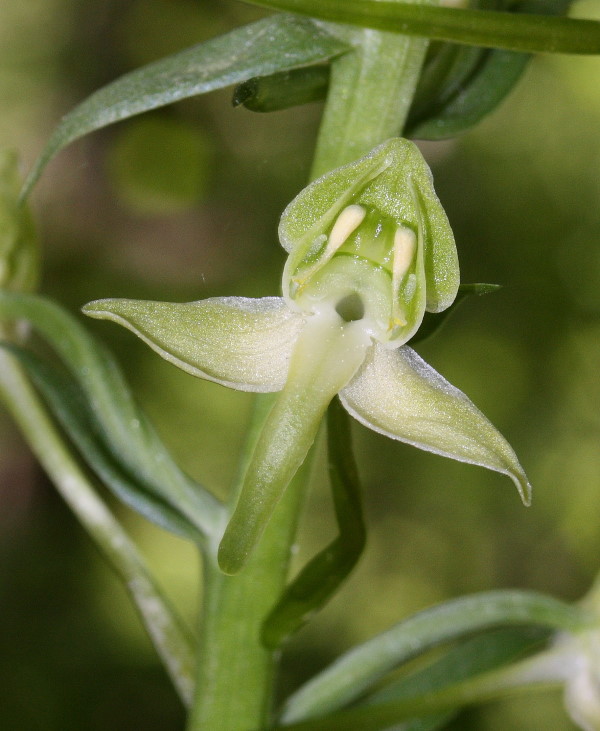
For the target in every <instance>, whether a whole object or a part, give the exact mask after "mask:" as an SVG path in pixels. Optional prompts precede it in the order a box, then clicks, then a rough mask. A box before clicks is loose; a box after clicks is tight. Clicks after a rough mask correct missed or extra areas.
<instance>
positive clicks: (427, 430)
mask: <svg viewBox="0 0 600 731" xmlns="http://www.w3.org/2000/svg"><path fill="white" fill-rule="evenodd" d="M340 398H341V400H342V403H343V404H344V406H345V407H346V409H348V411H349V412H350V414H352V416H354V417H355V418H356V419H358V421H360V422H361V423H363V424H364V425H365V426H368V427H369V428H370V429H373V430H374V431H377V432H379V433H380V434H385V435H386V436H388V437H391V438H392V439H398V440H400V441H402V442H407V443H408V444H412V445H413V446H415V447H419V448H420V449H425V450H427V451H429V452H435V453H436V454H440V455H442V456H444V457H451V458H452V459H456V460H458V461H460V462H468V463H470V464H476V465H480V466H481V467H487V468H488V469H490V470H494V471H495V472H501V473H503V474H505V475H508V476H509V477H510V478H511V479H512V480H513V482H514V483H515V485H516V486H517V489H518V490H519V494H520V495H521V499H522V500H523V502H524V503H525V505H529V503H530V502H531V486H530V484H529V482H528V480H527V477H526V475H525V472H524V471H523V468H522V467H521V465H520V464H519V461H518V459H517V457H516V455H515V453H514V451H513V449H512V447H511V446H510V445H509V444H508V442H507V441H506V440H505V439H504V437H503V436H502V435H501V434H500V432H499V431H497V429H496V428H495V427H494V426H493V425H492V424H491V423H490V421H488V419H487V418H486V417H485V416H484V415H483V414H482V413H481V411H479V409H477V407H476V406H475V405H474V404H473V403H472V402H471V401H470V400H469V399H468V398H467V397H466V396H465V394H464V393H462V391H459V390H458V389H457V388H455V387H454V386H452V385H451V384H450V383H448V381H446V379H445V378H443V377H442V376H441V375H440V374H439V373H437V371H435V370H434V369H433V368H432V367H431V366H429V365H428V364H427V363H425V361H424V360H423V359H422V358H421V357H420V356H419V355H417V353H415V351H414V350H412V349H411V348H409V347H407V346H404V347H402V348H398V349H397V350H393V351H392V350H388V349H386V348H384V347H382V346H381V345H376V346H375V347H374V348H373V349H372V351H371V352H370V353H369V357H368V358H367V359H366V360H365V363H364V365H363V367H362V368H361V370H360V371H359V372H358V373H357V374H356V376H355V377H354V378H353V380H352V381H351V382H350V383H349V384H348V386H346V388H344V389H343V390H342V391H341V392H340Z"/></svg>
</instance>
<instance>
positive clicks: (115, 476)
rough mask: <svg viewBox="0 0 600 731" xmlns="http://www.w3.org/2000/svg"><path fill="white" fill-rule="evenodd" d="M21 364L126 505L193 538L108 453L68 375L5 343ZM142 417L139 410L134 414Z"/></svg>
mask: <svg viewBox="0 0 600 731" xmlns="http://www.w3.org/2000/svg"><path fill="white" fill-rule="evenodd" d="M4 347H6V348H7V349H8V350H10V351H11V352H12V353H13V354H14V355H15V356H16V357H17V358H18V359H19V360H20V361H21V363H22V365H23V366H24V367H25V368H26V370H27V372H28V373H29V375H30V377H31V378H32V380H33V382H34V384H35V385H36V387H37V388H38V390H39V391H40V392H41V393H42V395H43V397H44V399H45V400H46V402H47V404H48V406H49V407H50V410H51V411H52V413H53V415H54V416H55V417H56V418H57V419H58V421H59V422H60V424H61V426H62V427H63V429H64V430H65V431H66V432H67V434H68V435H69V437H70V438H71V440H72V441H73V443H74V444H75V445H76V447H77V448H78V450H79V451H80V453H81V455H82V456H83V458H84V460H85V462H86V463H87V465H88V466H89V467H91V469H92V470H93V472H95V474H96V475H97V476H98V477H99V478H100V479H101V480H102V482H103V483H104V484H105V485H106V486H107V487H109V488H110V490H111V491H112V492H113V493H114V494H115V495H116V496H117V497H118V498H119V499H120V500H122V501H123V502H124V503H125V504H126V505H129V507H131V508H133V509H134V510H136V511H137V512H138V513H140V514H141V515H143V516H144V517H145V518H147V519H148V520H151V521H152V522H154V523H156V524H157V525H160V526H161V527H163V528H166V529H167V530H170V531H171V532H173V533H177V534H179V535H181V536H183V537H185V538H189V539H191V540H194V541H198V539H199V538H200V537H201V536H200V535H199V533H198V530H197V528H195V527H194V526H193V524H192V523H191V522H190V521H189V520H188V519H187V518H186V517H185V516H184V515H183V514H181V513H180V512H179V511H178V510H177V509H176V508H174V507H172V506H171V505H169V503H168V501H166V500H165V499H164V498H163V497H161V495H160V494H157V493H156V485H152V484H149V483H148V482H147V481H145V480H144V479H143V477H142V476H141V475H139V474H138V475H136V474H135V473H133V472H132V471H131V469H130V468H129V466H128V465H127V464H125V463H123V462H122V461H121V460H120V459H119V457H118V456H117V455H115V454H114V452H113V450H112V448H111V444H110V442H108V441H107V439H106V435H105V433H104V432H103V430H102V426H101V424H100V423H99V422H98V420H97V419H96V418H95V415H94V412H93V411H92V409H91V407H90V404H89V402H88V401H87V400H86V398H85V394H84V393H83V391H82V390H81V388H79V386H78V385H77V383H76V381H75V380H74V379H69V378H68V377H66V375H65V374H64V373H62V372H61V371H60V370H58V369H57V368H54V367H52V366H50V365H49V364H48V363H45V362H44V361H42V360H41V359H40V358H39V357H37V356H35V355H34V354H33V353H30V352H28V351H27V350H25V349H23V348H18V347H15V346H12V345H5V346H4ZM140 417H142V414H140Z"/></svg>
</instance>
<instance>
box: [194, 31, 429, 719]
mask: <svg viewBox="0 0 600 731" xmlns="http://www.w3.org/2000/svg"><path fill="white" fill-rule="evenodd" d="M336 31H337V32H339V33H340V34H342V35H344V36H346V37H347V34H350V35H351V38H352V43H353V45H354V46H355V49H356V50H355V51H354V52H352V53H348V54H346V56H344V57H343V58H340V59H339V60H337V61H335V63H334V68H333V73H332V78H331V84H330V90H329V96H328V100H327V105H326V109H325V116H324V119H323V122H322V126H321V131H320V135H319V141H318V145H317V152H316V155H315V160H314V163H313V170H312V178H315V177H318V176H319V175H322V174H324V173H326V172H328V171H329V170H331V169H333V168H335V167H338V166H339V165H343V164H344V163H347V162H350V161H351V160H353V159H355V158H356V157H360V156H361V155H363V154H365V153H366V152H368V151H369V150H370V149H371V148H372V147H374V146H375V145H377V144H379V143H380V142H383V141H384V140H386V139H387V138H388V137H392V136H394V135H397V134H399V133H400V131H401V129H402V127H403V125H404V121H405V119H406V115H407V113H408V109H409V106H410V103H411V101H412V97H413V94H414V90H415V87H416V83H417V79H418V75H419V72H420V69H421V65H422V62H423V58H424V55H425V51H426V48H427V41H426V40H425V39H421V38H417V39H408V38H404V37H402V36H398V35H392V34H388V33H381V32H379V31H371V30H360V31H350V30H347V29H340V28H337V29H336ZM259 404H262V407H261V408H260V409H259V410H258V411H257V414H256V416H255V418H254V420H253V423H252V425H251V431H250V435H249V438H248V443H247V446H246V449H245V452H244V458H243V462H244V464H243V466H242V469H241V470H240V477H239V479H238V489H237V490H234V491H233V497H232V500H231V509H233V507H234V506H235V504H236V501H237V496H238V495H237V493H238V492H239V488H240V487H241V483H242V479H243V475H244V472H245V467H247V465H248V463H249V460H250V457H251V455H252V453H253V451H254V447H255V445H256V443H257V441H258V437H259V434H260V432H261V429H262V425H263V424H264V422H265V420H266V417H267V414H268V411H269V410H270V407H271V404H272V400H271V399H270V398H269V397H264V396H261V397H259ZM309 469H310V456H309V458H307V460H306V461H305V463H304V464H303V466H302V467H301V468H300V470H299V471H298V473H297V474H296V476H295V477H294V479H293V480H292V482H291V483H290V485H289V486H288V488H287V489H286V491H285V493H284V496H283V498H282V499H281V500H280V502H279V503H278V505H277V508H276V510H275V512H274V514H273V516H272V517H271V520H270V521H269V524H268V526H267V529H266V530H265V533H264V534H263V537H262V539H261V541H260V543H259V544H258V546H257V548H256V549H255V551H254V553H253V555H252V557H251V559H250V560H249V562H248V564H247V565H246V567H245V568H244V569H243V570H242V571H241V572H240V573H239V574H236V575H234V576H226V575H224V574H222V573H221V572H220V571H219V569H218V566H217V564H216V561H215V559H214V557H212V556H207V557H206V560H205V564H204V566H205V583H204V616H203V624H202V629H201V639H200V648H199V656H198V663H199V666H198V683H197V686H196V693H195V702H194V707H193V710H192V713H191V715H190V719H189V724H188V731H250V730H254V729H259V728H263V727H265V725H266V724H267V723H268V719H269V712H270V706H271V701H272V692H273V677H274V669H275V662H276V657H277V653H274V652H272V651H270V650H267V649H266V648H265V647H264V646H263V644H262V643H261V631H262V624H263V622H264V620H265V618H266V617H267V616H268V614H269V613H270V611H271V609H272V608H273V606H274V605H275V603H276V601H277V599H278V598H279V596H280V595H281V593H282V591H283V589H284V586H285V581H286V577H287V571H288V564H289V557H290V553H291V545H292V543H293V541H294V539H295V534H296V526H297V521H298V513H299V510H300V507H301V505H302V500H303V497H304V494H305V492H306V484H307V478H308V474H309Z"/></svg>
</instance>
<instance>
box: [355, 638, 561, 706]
mask: <svg viewBox="0 0 600 731" xmlns="http://www.w3.org/2000/svg"><path fill="white" fill-rule="evenodd" d="M550 636H551V632H550V631H549V630H548V629H547V628H543V627H502V628H500V629H496V630H492V631H491V632H484V633H482V634H480V635H477V636H475V637H470V638H469V639H467V640H466V641H465V642H462V643H460V644H459V645H457V646H456V647H452V648H451V649H450V650H448V652H447V653H446V654H445V655H443V656H442V657H441V658H440V659H438V660H436V661H435V662H433V663H431V664H430V665H427V666H426V667H425V668H422V669H420V670H418V671H417V672H415V673H412V674H410V675H408V676H407V677H404V678H401V679H399V680H394V681H392V682H391V683H389V684H387V685H384V686H382V687H381V688H379V689H378V690H376V691H375V692H374V693H373V694H371V695H369V696H367V697H366V698H365V699H364V701H363V702H362V703H361V705H363V704H364V705H376V704H379V703H388V702H390V701H399V700H406V699H409V698H415V699H418V698H419V697H420V696H425V695H430V694H432V693H433V692H434V691H439V690H442V689H444V688H448V687H449V686H452V685H456V684H458V683H462V682H464V681H466V680H468V679H469V678H473V677H474V676H476V675H480V674H482V673H486V672H489V671H491V670H494V669H496V668H499V667H501V666H503V665H506V664H507V663H510V662H514V661H515V660H518V659H520V658H522V657H524V656H525V655H526V654H528V653H530V652H531V651H532V650H536V649H539V648H540V647H541V646H542V645H543V643H544V642H545V641H546V640H547V639H548V638H549V637H550Z"/></svg>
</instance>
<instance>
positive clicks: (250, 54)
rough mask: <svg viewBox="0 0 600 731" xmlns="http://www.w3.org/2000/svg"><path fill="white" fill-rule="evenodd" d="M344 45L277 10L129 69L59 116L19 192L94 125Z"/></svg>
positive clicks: (318, 58)
mask: <svg viewBox="0 0 600 731" xmlns="http://www.w3.org/2000/svg"><path fill="white" fill-rule="evenodd" d="M345 50H347V46H346V45H345V44H344V43H342V42H341V41H339V40H338V39H336V38H333V37H332V36H330V35H328V34H327V33H326V32H325V31H324V30H322V29H321V28H319V27H317V26H316V25H315V24H314V23H313V22H312V21H310V20H306V19H302V18H294V17H290V16H286V15H277V16H275V17H271V18H265V19H263V20H259V21H258V22H256V23H253V24H251V25H247V26H244V27H242V28H236V29H235V30H233V31H231V32H230V33H227V34H226V35H223V36H219V37H218V38H213V39H211V40H209V41H206V42H205V43H200V44H198V45H197V46H193V47H192V48H188V49H186V50H184V51H181V52H179V53H176V54H175V55H173V56H168V57H167V58H163V59H161V60H160V61H156V62H154V63H151V64H149V65H148V66H144V67H143V68H140V69H137V70H136V71H132V72H131V73H129V74H126V75H125V76H122V77H121V78H119V79H117V80H116V81H113V82H112V83H111V84H108V86H105V87H103V88H102V89H100V90H98V91H96V92H95V93H94V94H92V95H91V96H89V97H88V98H87V99H86V100H85V101H83V102H82V103H81V104H79V106H77V107H75V109H73V110H72V111H71V112H69V114H67V115H66V116H65V117H63V119H62V121H61V122H60V124H59V125H58V127H57V128H56V130H55V131H54V133H53V134H52V136H51V137H50V139H49V140H48V142H47V144H46V146H45V148H44V150H43V151H42V153H41V155H40V157H39V158H38V160H37V161H36V163H35V165H34V167H33V169H32V170H31V172H30V173H29V176H28V178H27V180H26V182H25V185H24V188H23V191H22V193H21V197H22V198H24V197H26V196H27V195H28V194H29V192H30V191H31V189H32V187H33V186H34V185H35V183H36V181H37V180H38V178H39V177H40V175H41V173H42V171H43V169H44V167H45V166H46V165H47V164H48V162H49V161H50V160H51V159H52V158H53V157H54V155H56V153H57V152H59V151H60V150H61V149H62V148H63V147H65V146H66V145H68V144H69V143H70V142H73V141H74V140H76V139H78V138H79V137H83V136H84V135H86V134H88V133H90V132H93V131H94V130H97V129H100V128H102V127H106V126H107V125H109V124H113V123H114V122H118V121H120V120H122V119H127V118H129V117H133V116H134V115H136V114H140V113H142V112H147V111H149V110H150V109H156V108H158V107H162V106H165V105H166V104H172V103H173V102H176V101H179V100H180V99H186V98H188V97H191V96H196V95H198V94H205V93H207V92H209V91H214V90H215V89H221V88H223V87H226V86H232V85H233V84H238V83H240V82H242V81H246V80H247V79H250V78H252V77H253V76H264V75H267V74H272V73H275V72H278V71H283V70H288V69H292V68H296V67H298V66H304V65H307V64H314V63H319V62H322V61H325V60H327V59H329V58H332V57H333V56H337V55H339V54H341V53H343V52H344V51H345Z"/></svg>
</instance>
